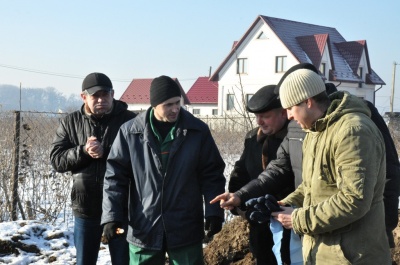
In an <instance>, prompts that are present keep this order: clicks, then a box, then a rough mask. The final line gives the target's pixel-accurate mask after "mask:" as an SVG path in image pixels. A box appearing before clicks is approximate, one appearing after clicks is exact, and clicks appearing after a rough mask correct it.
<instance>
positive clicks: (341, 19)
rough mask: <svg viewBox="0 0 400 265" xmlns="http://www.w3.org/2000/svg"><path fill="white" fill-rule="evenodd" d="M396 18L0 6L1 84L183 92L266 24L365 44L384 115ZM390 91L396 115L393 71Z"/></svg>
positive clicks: (399, 23) (282, 4) (295, 9)
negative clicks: (153, 82) (163, 78)
mask: <svg viewBox="0 0 400 265" xmlns="http://www.w3.org/2000/svg"><path fill="white" fill-rule="evenodd" d="M399 10H400V1H398V0H381V1H373V0H365V1H348V0H337V1H328V2H327V1H325V2H324V1H323V2H318V1H297V0H285V1H267V0H264V1H262V0H247V1H243V0H242V1H237V0H203V1H188V0H169V1H163V0H158V1H154V0H142V1H140V0H137V1H134V0H129V1H128V0H127V1H118V0H115V1H104V0H97V1H92V0H87V1H76V0H70V1H54V0H41V1H28V0H26V1H20V0H13V1H5V0H3V1H0V36H1V41H0V84H11V85H15V86H18V87H19V86H20V84H21V86H22V87H23V88H46V87H54V88H55V89H57V90H58V91H60V92H62V93H63V94H65V95H70V94H71V93H76V94H79V93H80V91H81V84H82V80H83V78H84V77H85V76H86V75H87V74H89V73H91V72H95V71H97V72H103V73H105V74H107V75H108V76H109V77H110V78H111V80H112V81H113V84H114V89H115V92H116V93H115V97H116V98H119V97H120V96H121V95H122V93H123V91H124V90H125V89H126V87H127V86H128V85H129V83H130V81H131V80H132V79H134V78H154V77H156V76H159V75H163V74H165V75H169V76H171V77H177V78H178V79H179V81H180V82H181V84H182V86H183V88H184V90H185V91H187V90H188V89H189V88H190V87H191V85H192V84H193V82H194V81H195V80H196V79H197V77H199V76H208V75H209V71H210V67H211V69H212V70H211V71H212V72H213V71H214V70H215V69H216V68H217V67H218V66H219V65H220V63H221V62H222V61H223V59H224V58H225V57H226V56H227V55H228V53H229V51H230V49H231V47H232V44H233V42H234V41H235V40H239V39H240V38H241V37H242V36H243V34H244V33H245V31H246V30H247V29H248V28H249V27H250V25H251V24H252V23H253V22H254V20H255V19H256V18H257V16H258V15H266V16H271V17H276V18H282V19H288V20H294V21H299V22H304V23H311V24H317V25H322V26H328V27H333V28H336V29H337V30H338V31H339V32H340V33H341V34H342V36H343V37H344V38H345V39H346V40H347V41H355V40H366V41H367V46H368V51H369V57H370V62H371V66H372V68H373V69H374V70H375V72H376V73H377V74H378V75H379V76H380V77H381V78H382V79H383V80H384V81H385V83H386V86H383V87H382V88H381V89H380V90H379V91H378V92H377V93H376V106H377V107H378V109H379V110H380V112H381V113H383V112H386V111H389V110H390V95H391V91H392V84H393V82H392V77H393V68H394V67H393V63H394V62H397V63H400V13H399ZM395 84H396V85H395V97H394V104H393V105H394V108H393V110H394V111H398V112H400V65H398V66H397V67H396V82H395ZM377 88H378V87H377ZM3 101H6V99H0V104H6V103H5V102H3Z"/></svg>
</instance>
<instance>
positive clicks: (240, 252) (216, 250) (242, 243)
mask: <svg viewBox="0 0 400 265" xmlns="http://www.w3.org/2000/svg"><path fill="white" fill-rule="evenodd" d="M248 234H249V224H248V222H247V221H246V220H244V219H243V218H241V217H235V218H234V219H233V220H232V221H230V222H229V223H227V224H225V225H224V226H223V228H222V230H221V232H219V233H218V234H216V235H215V236H214V238H213V240H212V241H211V242H210V243H209V244H208V245H207V246H206V247H205V248H204V262H205V264H206V265H255V264H256V263H255V261H254V258H253V255H252V254H251V253H250V250H249V240H248ZM393 235H394V240H395V248H394V249H393V250H392V259H393V264H398V265H400V220H399V223H398V225H397V228H396V229H395V230H394V231H393Z"/></svg>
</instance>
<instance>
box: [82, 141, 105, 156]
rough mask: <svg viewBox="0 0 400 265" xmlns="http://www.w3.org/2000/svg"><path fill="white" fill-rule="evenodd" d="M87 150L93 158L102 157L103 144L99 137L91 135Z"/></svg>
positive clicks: (86, 146) (87, 142)
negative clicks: (98, 139)
mask: <svg viewBox="0 0 400 265" xmlns="http://www.w3.org/2000/svg"><path fill="white" fill-rule="evenodd" d="M85 149H86V152H87V153H88V154H89V155H90V156H91V157H93V158H101V157H103V146H101V143H100V142H99V141H97V138H96V137H94V136H90V137H89V138H88V139H87V141H86V145H85Z"/></svg>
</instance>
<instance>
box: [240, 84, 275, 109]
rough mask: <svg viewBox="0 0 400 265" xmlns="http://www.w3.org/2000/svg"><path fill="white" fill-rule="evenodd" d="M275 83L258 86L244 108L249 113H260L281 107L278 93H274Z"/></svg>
mask: <svg viewBox="0 0 400 265" xmlns="http://www.w3.org/2000/svg"><path fill="white" fill-rule="evenodd" d="M275 87H276V86H275V85H269V86H264V87H262V88H260V89H259V90H258V91H257V92H256V93H255V94H254V95H253V96H252V97H251V98H250V100H249V102H248V103H247V106H246V109H247V111H248V112H251V113H262V112H266V111H269V110H272V109H277V108H281V107H282V105H281V102H280V100H279V99H278V95H276V94H275V93H274V90H275Z"/></svg>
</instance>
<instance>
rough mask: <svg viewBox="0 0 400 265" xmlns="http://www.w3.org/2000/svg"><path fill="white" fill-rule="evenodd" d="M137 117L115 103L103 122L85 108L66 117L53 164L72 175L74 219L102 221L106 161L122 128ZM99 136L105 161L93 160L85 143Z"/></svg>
mask: <svg viewBox="0 0 400 265" xmlns="http://www.w3.org/2000/svg"><path fill="white" fill-rule="evenodd" d="M135 116H136V114H135V113H133V112H131V111H129V110H128V105H127V104H126V103H125V102H122V101H119V100H113V108H112V111H111V113H108V114H105V115H104V116H103V117H102V118H99V119H97V118H95V117H94V116H92V115H87V114H86V113H85V110H84V105H83V106H82V107H81V109H80V110H77V111H75V112H73V113H71V114H68V115H67V116H65V117H64V118H63V119H62V120H61V122H60V125H59V127H58V129H57V132H56V136H55V138H54V141H53V143H52V150H51V152H50V160H51V164H52V166H53V168H54V169H55V170H56V171H57V172H61V173H64V172H68V171H71V173H72V177H73V186H72V191H71V204H72V210H73V212H74V215H75V216H77V217H80V218H100V217H101V205H102V197H103V179H104V173H105V171H106V159H107V156H108V153H109V152H110V148H111V145H112V143H113V140H114V138H115V136H116V135H117V132H118V129H119V127H120V126H121V125H122V124H123V123H125V122H126V121H128V120H130V119H132V118H133V117H135ZM90 136H96V137H97V140H98V141H100V142H101V145H102V146H103V150H104V154H103V157H102V158H99V159H94V158H92V157H91V156H90V155H89V154H87V153H86V151H85V145H86V141H87V139H88V138H89V137H90Z"/></svg>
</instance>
